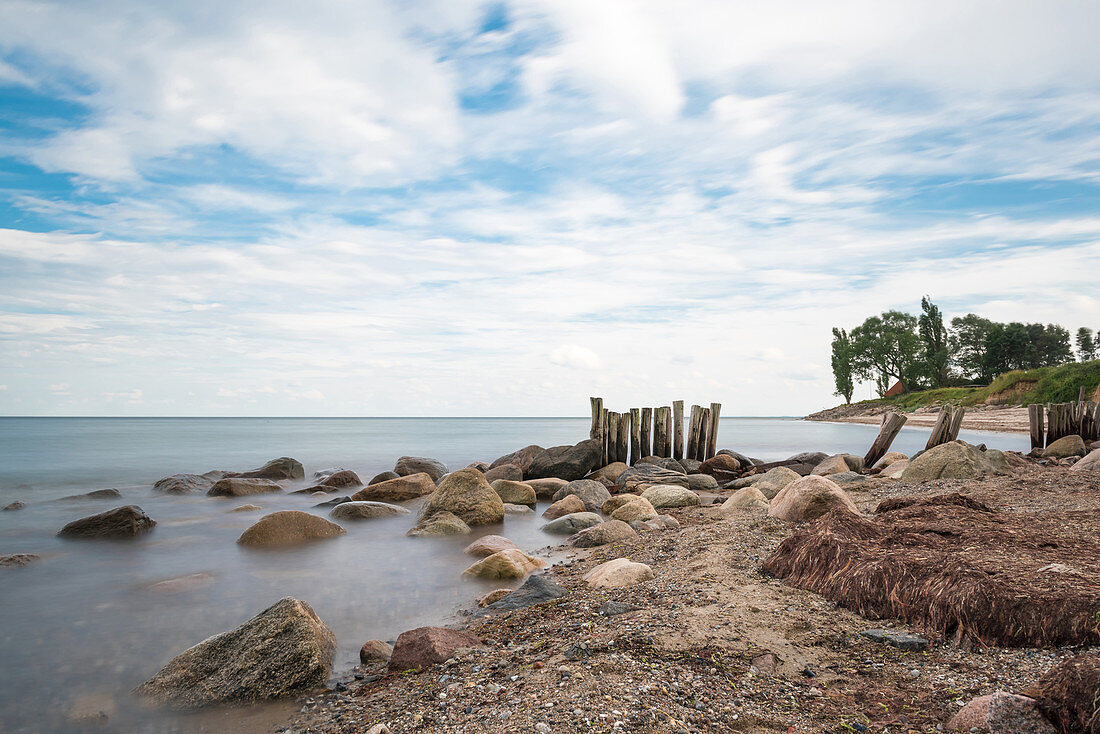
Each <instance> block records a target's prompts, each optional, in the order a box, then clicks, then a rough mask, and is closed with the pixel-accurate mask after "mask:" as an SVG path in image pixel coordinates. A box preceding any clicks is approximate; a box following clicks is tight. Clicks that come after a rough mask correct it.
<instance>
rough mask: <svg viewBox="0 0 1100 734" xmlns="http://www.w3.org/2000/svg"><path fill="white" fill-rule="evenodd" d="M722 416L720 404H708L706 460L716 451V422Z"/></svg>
mask: <svg viewBox="0 0 1100 734" xmlns="http://www.w3.org/2000/svg"><path fill="white" fill-rule="evenodd" d="M721 415H722V404H721V403H711V404H710V427H709V428H707V458H708V459H709V458H710V457H712V456H714V454H715V453H716V452H717V451H718V420H719V418H720V417H721Z"/></svg>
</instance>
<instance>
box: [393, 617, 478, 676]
mask: <svg viewBox="0 0 1100 734" xmlns="http://www.w3.org/2000/svg"><path fill="white" fill-rule="evenodd" d="M481 644H482V642H481V640H480V639H479V638H477V637H475V636H474V635H471V634H470V633H469V632H460V631H459V630H452V629H447V628H446V627H418V628H417V629H413V630H408V631H406V632H402V633H401V634H400V635H399V636H398V637H397V642H396V643H395V644H394V646H393V654H392V655H390V662H389V665H388V666H387V668H388V670H389V671H390V672H391V673H400V672H401V671H403V670H416V669H423V668H427V667H430V666H432V665H438V664H439V663H442V662H444V661H446V660H448V659H450V658H452V657H454V654H455V652H457V651H458V650H461V649H462V648H466V647H480V646H481Z"/></svg>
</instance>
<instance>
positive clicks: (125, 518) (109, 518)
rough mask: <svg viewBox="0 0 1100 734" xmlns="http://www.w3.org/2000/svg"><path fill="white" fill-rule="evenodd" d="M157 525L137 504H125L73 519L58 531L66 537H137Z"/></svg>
mask: <svg viewBox="0 0 1100 734" xmlns="http://www.w3.org/2000/svg"><path fill="white" fill-rule="evenodd" d="M156 525H157V522H156V520H154V519H153V518H151V517H149V516H148V515H146V514H145V512H144V511H143V510H142V509H141V508H140V507H138V506H137V505H125V506H123V507H116V508H115V509H113V510H107V511H106V512H101V513H99V514H98V515H91V516H89V517H83V518H81V519H79V520H73V521H72V522H71V523H69V524H68V525H66V526H65V527H63V528H61V530H60V531H59V532H58V533H57V534H58V535H61V536H63V537H66V538H135V537H137V536H139V535H142V534H144V533H148V532H150V531H151V530H152V529H153V528H155V527H156Z"/></svg>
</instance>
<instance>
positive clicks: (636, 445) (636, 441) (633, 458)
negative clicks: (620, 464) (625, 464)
mask: <svg viewBox="0 0 1100 734" xmlns="http://www.w3.org/2000/svg"><path fill="white" fill-rule="evenodd" d="M641 451H642V409H641V408H631V409H630V465H631V466H633V465H634V464H637V463H638V459H640V458H642V457H641Z"/></svg>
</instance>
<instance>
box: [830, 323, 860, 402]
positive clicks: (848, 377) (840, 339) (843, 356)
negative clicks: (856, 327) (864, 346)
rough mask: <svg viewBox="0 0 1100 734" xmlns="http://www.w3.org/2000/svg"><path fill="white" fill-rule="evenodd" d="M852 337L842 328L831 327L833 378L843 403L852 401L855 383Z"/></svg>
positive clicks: (836, 393) (837, 393)
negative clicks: (853, 377)
mask: <svg viewBox="0 0 1100 734" xmlns="http://www.w3.org/2000/svg"><path fill="white" fill-rule="evenodd" d="M853 356H854V355H853V353H852V339H851V337H849V336H848V332H846V331H845V330H844V329H837V328H834V329H833V379H834V381H835V382H836V392H835V393H833V394H834V395H840V396H841V397H843V398H844V402H845V403H850V402H852V393H853V392H854V391H855V383H854V382H853V381H852V357H853Z"/></svg>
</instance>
